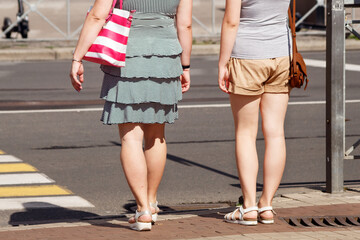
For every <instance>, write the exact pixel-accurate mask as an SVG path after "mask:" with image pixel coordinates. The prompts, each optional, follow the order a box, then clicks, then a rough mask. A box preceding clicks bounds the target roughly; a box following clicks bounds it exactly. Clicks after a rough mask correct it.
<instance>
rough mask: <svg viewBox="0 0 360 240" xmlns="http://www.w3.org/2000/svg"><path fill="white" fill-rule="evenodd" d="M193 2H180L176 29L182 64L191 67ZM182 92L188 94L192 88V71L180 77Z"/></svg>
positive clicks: (190, 0) (187, 71) (187, 70)
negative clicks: (181, 50)
mask: <svg viewBox="0 0 360 240" xmlns="http://www.w3.org/2000/svg"><path fill="white" fill-rule="evenodd" d="M191 24H192V0H180V3H179V6H178V9H177V13H176V28H177V34H178V38H179V42H180V45H181V47H182V49H183V52H182V53H181V64H182V65H183V66H187V65H190V55H191V48H192V27H191ZM180 79H181V85H182V91H183V92H186V91H187V90H189V88H190V69H185V70H184V72H183V75H181V77H180Z"/></svg>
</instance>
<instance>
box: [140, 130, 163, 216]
mask: <svg viewBox="0 0 360 240" xmlns="http://www.w3.org/2000/svg"><path fill="white" fill-rule="evenodd" d="M144 130H145V131H144V147H145V159H146V165H147V173H148V198H149V202H150V203H153V204H154V203H156V201H157V190H158V187H159V185H160V182H161V178H162V176H163V173H164V169H165V163H166V141H165V124H146V125H144ZM150 207H151V206H150ZM151 211H152V213H153V214H154V213H155V212H156V211H159V209H155V208H154V207H151Z"/></svg>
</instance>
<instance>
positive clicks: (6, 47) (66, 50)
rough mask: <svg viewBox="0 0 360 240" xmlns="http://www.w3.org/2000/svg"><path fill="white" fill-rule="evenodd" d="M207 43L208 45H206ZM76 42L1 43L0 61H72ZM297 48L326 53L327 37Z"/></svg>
mask: <svg viewBox="0 0 360 240" xmlns="http://www.w3.org/2000/svg"><path fill="white" fill-rule="evenodd" d="M210 42H211V43H212V44H208V42H198V44H194V45H193V50H192V55H216V54H218V53H219V51H220V45H219V43H218V39H213V40H211V41H210ZM205 43H206V44H205ZM75 45H76V41H66V40H64V41H18V42H12V41H11V40H10V41H4V40H2V41H0V61H38V60H41V61H44V60H70V59H72V53H73V50H74V48H75ZM297 46H298V49H299V51H300V52H302V51H325V49H326V39H325V36H311V35H307V36H305V35H299V36H298V37H297ZM346 49H347V50H358V49H360V40H357V39H346Z"/></svg>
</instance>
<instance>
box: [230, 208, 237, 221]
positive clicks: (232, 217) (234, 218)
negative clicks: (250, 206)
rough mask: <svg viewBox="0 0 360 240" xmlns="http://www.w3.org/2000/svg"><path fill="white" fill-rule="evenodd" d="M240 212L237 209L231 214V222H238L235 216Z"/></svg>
mask: <svg viewBox="0 0 360 240" xmlns="http://www.w3.org/2000/svg"><path fill="white" fill-rule="evenodd" d="M237 211H239V209H238V208H237V209H235V210H234V211H233V212H232V213H231V220H233V221H235V220H236V217H235V214H236V212H237Z"/></svg>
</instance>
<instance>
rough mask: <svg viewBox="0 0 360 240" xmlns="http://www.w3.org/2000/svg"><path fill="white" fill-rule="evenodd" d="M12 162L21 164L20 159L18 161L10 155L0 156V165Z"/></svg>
mask: <svg viewBox="0 0 360 240" xmlns="http://www.w3.org/2000/svg"><path fill="white" fill-rule="evenodd" d="M12 162H22V161H21V159H18V158H16V157H14V156H11V155H0V163H12Z"/></svg>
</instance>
